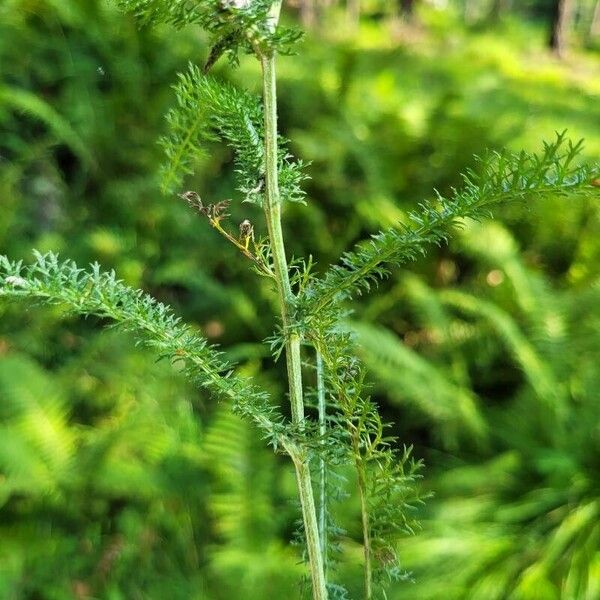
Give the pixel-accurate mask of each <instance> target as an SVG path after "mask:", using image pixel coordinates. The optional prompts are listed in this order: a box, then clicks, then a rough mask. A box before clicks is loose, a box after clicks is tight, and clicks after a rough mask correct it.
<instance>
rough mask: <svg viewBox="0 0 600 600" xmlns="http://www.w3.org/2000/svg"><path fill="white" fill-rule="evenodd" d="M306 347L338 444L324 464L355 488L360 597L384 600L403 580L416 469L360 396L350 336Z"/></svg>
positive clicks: (361, 371)
mask: <svg viewBox="0 0 600 600" xmlns="http://www.w3.org/2000/svg"><path fill="white" fill-rule="evenodd" d="M319 335H323V337H319ZM312 343H313V344H314V345H315V347H317V348H318V349H319V352H320V353H321V355H322V357H323V363H324V365H325V373H326V382H327V389H328V390H329V396H330V398H329V403H328V404H329V407H330V409H331V414H330V418H329V421H330V427H331V430H332V433H331V437H332V438H333V439H336V438H337V439H338V443H337V445H336V446H334V449H333V450H330V452H329V453H328V456H327V458H329V460H332V462H333V464H334V465H335V464H338V463H340V462H341V463H345V464H349V465H351V466H352V467H353V469H354V471H355V473H356V478H357V482H358V488H359V492H360V499H361V520H362V535H363V540H362V542H363V546H364V554H365V562H364V569H365V581H366V582H369V583H367V584H366V585H367V588H366V589H365V597H368V598H374V597H385V588H386V586H387V585H388V584H389V583H390V582H391V581H395V580H398V579H399V578H401V577H403V576H404V575H405V573H404V572H403V570H402V569H401V567H400V561H399V558H398V556H397V552H396V545H397V541H398V538H399V537H400V536H402V535H405V534H407V533H409V534H410V533H412V532H413V531H414V529H415V528H416V527H417V522H416V520H415V514H414V506H415V504H417V503H419V502H420V501H421V499H420V496H419V491H418V488H417V485H416V484H417V481H418V479H419V478H420V473H419V471H420V470H421V468H422V463H421V462H420V461H415V460H414V459H413V458H412V457H411V449H409V448H404V450H403V452H399V450H398V448H397V439H396V438H395V437H393V436H390V435H387V432H386V429H387V426H386V425H385V424H384V423H383V420H382V418H381V415H380V414H379V411H378V407H377V406H376V404H375V403H374V402H372V400H371V399H370V398H369V397H368V396H365V394H364V391H365V383H364V380H365V375H366V372H365V368H364V366H363V365H362V364H361V362H360V361H359V360H358V358H356V356H355V353H354V339H353V336H352V335H351V334H349V333H347V332H344V331H339V330H335V331H333V330H329V331H326V332H323V331H321V332H320V334H317V336H315V337H314V338H313V339H312ZM330 446H331V444H330ZM377 591H378V592H379V593H377ZM375 593H377V596H375V595H374V594H375Z"/></svg>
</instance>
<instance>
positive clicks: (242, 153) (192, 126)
mask: <svg viewBox="0 0 600 600" xmlns="http://www.w3.org/2000/svg"><path fill="white" fill-rule="evenodd" d="M175 95H176V98H177V105H176V106H175V107H173V108H172V109H171V110H170V111H169V113H168V114H167V122H168V125H169V130H170V134H169V135H168V136H167V137H163V138H162V139H161V145H162V147H163V149H164V151H165V154H166V157H167V162H166V164H165V166H164V167H163V170H162V186H163V190H164V191H171V192H172V191H174V190H176V189H178V188H179V187H180V186H181V183H182V181H183V177H184V175H186V174H191V173H193V167H194V163H195V162H196V161H197V160H198V159H199V158H200V157H201V156H202V155H203V154H204V150H203V146H202V144H203V142H204V141H216V140H221V141H223V142H225V143H226V144H227V145H228V146H230V147H231V148H232V150H233V152H234V160H235V169H236V174H237V178H238V185H237V189H238V190H239V191H240V192H241V194H242V196H243V200H244V201H245V202H252V203H255V204H258V205H261V204H262V200H263V195H264V192H265V189H264V188H265V182H264V176H265V167H264V149H263V148H264V133H263V110H262V105H261V103H260V100H259V99H258V97H256V96H254V95H253V94H250V93H249V92H246V91H244V90H240V89H238V88H235V87H233V86H231V85H227V84H225V83H223V82H220V81H217V80H215V79H213V78H212V77H209V76H206V75H205V74H203V73H202V71H201V69H200V68H199V67H197V66H195V65H190V66H189V69H188V71H187V72H186V73H182V74H180V75H179V82H178V83H177V85H176V86H175ZM302 167H303V163H302V161H299V160H293V159H292V157H291V155H290V154H289V153H288V151H287V150H286V148H285V140H284V139H283V138H281V137H280V139H279V173H280V191H281V196H282V198H283V199H284V200H288V201H292V202H301V201H302V200H303V198H304V192H303V190H302V189H301V187H300V184H301V182H302V180H303V179H304V178H305V176H304V174H303V173H302Z"/></svg>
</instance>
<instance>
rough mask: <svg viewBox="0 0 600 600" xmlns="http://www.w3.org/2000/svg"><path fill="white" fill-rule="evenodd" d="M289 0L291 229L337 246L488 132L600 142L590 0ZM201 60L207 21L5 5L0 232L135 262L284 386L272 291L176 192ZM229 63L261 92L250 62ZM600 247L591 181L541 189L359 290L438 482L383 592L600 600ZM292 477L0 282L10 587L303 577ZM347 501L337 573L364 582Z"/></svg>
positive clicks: (219, 173)
mask: <svg viewBox="0 0 600 600" xmlns="http://www.w3.org/2000/svg"><path fill="white" fill-rule="evenodd" d="M559 4H562V5H564V4H567V5H568V6H567V8H569V9H570V12H569V15H570V19H568V22H566V23H563V25H564V27H563V36H564V37H563V39H561V43H560V47H559V48H554V50H552V49H550V48H549V47H548V40H549V38H550V33H551V31H552V22H553V15H554V14H555V12H556V8H557V5H559ZM563 8H564V6H563ZM358 9H359V10H360V18H359V16H358V13H357V10H358ZM286 18H287V19H289V20H296V19H300V20H304V21H305V22H307V23H308V24H309V33H308V35H307V38H306V40H305V41H304V43H303V44H302V45H301V46H300V48H299V54H298V56H293V57H284V58H282V59H281V60H280V61H279V72H280V91H279V96H280V102H281V106H280V113H281V117H280V120H281V126H282V129H283V131H284V133H285V135H286V136H287V137H289V138H291V140H292V142H291V146H292V148H293V150H294V152H295V153H296V154H297V155H299V156H301V157H302V158H303V159H305V160H308V161H311V166H310V167H309V174H310V175H311V177H312V179H311V180H310V181H309V182H308V183H307V191H308V198H309V201H308V205H307V206H306V207H302V206H299V205H293V206H289V207H287V212H286V217H285V223H286V232H287V241H288V243H289V248H290V253H293V254H295V255H300V254H307V253H312V255H313V256H314V258H315V259H316V260H317V262H318V264H319V265H320V266H321V268H324V267H325V266H326V265H327V264H329V263H331V262H334V261H336V259H337V257H338V256H339V254H340V253H341V251H342V250H343V249H345V248H347V247H348V246H349V245H350V244H352V243H354V242H356V241H358V240H359V239H362V238H364V237H365V236H367V235H368V234H369V233H372V232H374V231H376V230H377V229H378V228H381V227H386V226H389V225H392V224H394V223H396V222H398V220H403V219H404V218H405V216H406V213H407V211H408V210H411V209H413V208H415V207H416V205H417V203H418V202H420V201H422V200H424V199H427V198H430V197H431V196H432V190H433V189H434V188H436V189H438V190H440V191H441V192H442V193H444V192H446V191H448V190H449V189H450V188H451V186H453V185H460V176H459V173H460V172H461V171H464V170H465V169H466V168H468V167H469V166H472V165H473V164H474V163H473V158H472V157H473V154H481V153H482V152H483V151H484V149H485V148H500V147H504V146H507V147H510V148H513V149H519V148H522V147H523V148H526V149H529V150H536V149H538V148H539V147H540V145H541V141H542V140H543V139H548V140H550V139H552V138H553V137H554V131H555V130H563V129H568V131H569V135H570V136H571V137H573V138H580V137H585V139H586V155H587V157H588V158H590V159H597V157H598V155H599V154H600V8H599V6H598V2H595V1H593V0H590V1H587V0H579V1H575V0H561V2H554V0H528V1H526V2H516V1H515V2H509V1H502V0H500V1H497V0H489V1H486V0H481V1H476V2H475V1H473V0H448V1H446V2H444V1H441V0H438V1H436V2H434V1H432V0H431V1H426V0H415V1H414V2H406V1H401V2H397V3H396V2H379V1H377V0H363V2H362V3H356V2H349V3H348V5H346V4H345V3H339V2H335V1H333V0H331V1H329V2H325V1H323V2H316V3H315V2H310V1H302V2H296V6H291V7H288V8H287V12H286ZM555 46H556V44H555ZM559 54H560V57H559V56H558V55H559ZM206 55H207V45H206V40H205V39H204V38H203V37H202V35H201V34H200V33H198V32H197V31H194V30H192V29H186V30H184V31H183V32H181V33H179V34H177V35H174V34H173V32H172V31H171V30H168V29H164V30H163V29H159V30H155V31H148V30H145V29H139V28H138V27H137V25H136V24H135V22H134V21H133V20H132V19H131V18H129V17H126V16H123V15H122V14H119V13H118V11H117V10H116V9H115V8H114V6H112V5H111V4H110V3H107V2H103V1H101V0H1V1H0V73H1V81H0V124H1V132H2V134H1V136H0V209H1V210H0V253H6V254H8V255H10V257H11V258H23V259H24V260H29V259H30V257H31V248H33V247H35V248H38V249H39V250H41V251H46V250H53V251H58V252H60V253H61V254H62V255H63V256H65V257H66V256H69V257H72V258H74V259H76V260H77V261H78V262H79V263H81V264H87V263H89V262H91V261H93V260H98V261H99V262H101V264H102V265H103V266H104V267H106V268H114V269H115V270H116V271H117V273H118V275H119V276H120V277H122V278H123V279H124V280H125V281H126V282H127V283H129V284H131V285H133V286H136V287H142V288H144V289H145V290H148V291H149V292H150V293H152V294H153V295H155V296H156V297H158V298H159V299H161V300H163V301H166V302H168V303H171V304H172V305H174V306H175V308H176V310H177V311H178V312H180V313H181V314H182V315H183V316H184V317H185V318H186V319H187V320H188V321H190V322H192V323H194V324H195V325H196V326H197V327H198V328H199V329H201V330H202V332H203V333H204V335H206V336H207V337H208V338H209V339H210V340H211V341H212V342H215V343H218V344H220V345H222V346H223V348H224V349H225V351H226V352H227V354H228V355H229V356H230V357H231V358H232V359H233V360H236V361H238V362H239V364H240V370H241V372H242V373H245V374H248V375H251V376H254V377H256V378H258V380H259V382H260V383H261V384H263V385H264V386H265V387H267V388H268V389H269V390H270V391H271V392H272V393H273V395H274V396H275V397H277V396H279V397H281V395H282V394H283V387H282V380H283V379H282V376H283V371H282V368H281V365H273V364H272V361H271V359H270V356H269V350H268V347H267V345H265V344H264V343H263V342H262V340H264V339H265V337H267V336H268V335H269V334H270V332H271V329H272V327H273V325H274V320H273V317H272V315H273V312H274V308H275V305H274V300H273V297H272V294H271V293H270V292H269V290H267V289H265V288H264V286H263V285H262V284H261V282H260V281H257V279H256V277H255V276H254V275H253V274H252V273H251V272H250V270H249V269H248V266H247V265H246V264H244V263H243V262H242V261H240V259H239V257H238V255H236V253H235V250H234V249H232V248H230V247H228V246H226V245H225V242H224V241H223V240H222V239H221V238H219V237H218V236H217V234H215V233H214V232H213V231H211V230H210V229H209V227H208V225H207V224H206V223H205V222H203V221H201V220H199V219H197V218H196V216H195V215H194V214H193V213H192V212H191V211H190V210H189V209H188V208H187V207H186V206H184V204H183V203H182V202H181V201H179V200H177V199H176V198H173V197H163V196H161V194H160V193H159V191H158V185H157V171H158V168H159V165H160V162H161V151H160V148H159V146H158V145H157V143H156V140H157V138H158V137H159V136H160V135H161V134H162V133H164V131H165V122H164V119H163V115H164V113H165V112H166V110H167V109H168V107H169V105H170V103H171V102H172V101H173V92H172V89H171V85H172V84H173V83H174V81H175V77H176V72H177V71H178V70H183V69H185V66H186V64H187V62H188V61H189V60H192V61H196V62H198V63H201V62H202V61H203V60H204V59H205V58H206ZM215 70H216V73H217V75H218V76H220V77H224V78H227V79H231V80H233V81H235V82H237V83H239V84H241V85H244V86H246V87H249V88H251V89H254V90H258V89H259V86H258V80H257V73H258V71H257V65H256V64H255V61H254V60H253V59H251V58H247V59H245V60H243V61H242V64H241V67H240V69H239V70H237V71H232V70H231V69H229V68H228V67H227V65H226V64H221V63H219V64H218V65H217V67H216V69H215ZM231 163H232V157H231V154H230V152H229V151H228V150H227V149H225V148H223V147H220V146H215V147H210V148H209V152H208V156H207V158H206V159H205V160H204V161H203V163H202V164H201V165H199V166H198V170H197V174H196V175H195V176H194V177H193V178H192V179H191V180H190V181H189V183H188V187H189V189H194V190H197V191H198V192H199V193H200V194H201V195H202V196H203V197H205V198H207V199H211V200H217V199H222V198H227V197H234V198H235V195H234V194H235V192H234V191H233V189H234V187H233V179H232V164H231ZM233 213H234V218H237V219H238V220H239V221H241V220H242V219H243V218H250V219H251V220H252V221H253V222H255V223H257V224H258V223H260V222H261V220H260V214H259V213H258V211H257V209H256V207H253V206H249V205H241V204H240V203H235V202H234V205H233ZM257 229H259V230H260V226H259V225H257ZM259 233H263V232H262V231H259ZM599 258H600V205H599V204H598V202H596V201H587V202H583V201H577V202H568V201H565V200H564V199H559V198H556V199H548V200H544V201H543V202H540V203H538V204H536V205H534V206H531V207H518V208H512V209H510V210H504V211H503V212H501V213H500V214H499V215H498V219H497V220H495V221H491V222H484V223H478V224H475V223H472V224H469V225H468V226H467V227H466V228H465V229H464V230H462V231H461V232H460V233H458V234H457V235H456V236H455V237H454V239H453V240H452V242H451V243H450V245H449V247H445V248H439V249H435V250H433V251H432V252H431V253H430V255H429V257H428V258H427V259H425V260H422V261H421V262H419V263H418V264H416V265H409V267H408V268H407V269H406V270H400V271H396V272H395V273H394V275H393V277H391V278H390V279H389V280H387V281H386V282H385V283H384V284H383V285H382V286H381V287H380V289H379V291H378V292H377V293H376V294H374V295H373V296H372V297H370V298H362V299H361V301H360V304H359V305H358V306H357V307H356V310H355V312H354V314H353V315H352V323H353V326H354V327H355V329H356V331H357V333H358V336H359V340H360V348H361V355H362V357H363V359H364V360H365V361H366V362H367V364H368V365H369V367H370V369H371V375H372V382H373V393H374V396H375V397H376V398H377V400H378V402H379V403H380V405H381V408H382V411H383V412H384V413H385V416H386V418H387V419H388V420H390V421H393V422H394V427H393V429H394V433H396V434H397V435H398V436H399V437H400V440H401V441H402V442H404V443H407V444H414V446H415V455H416V456H417V457H423V458H424V459H425V462H426V472H425V479H424V481H423V487H424V489H425V491H427V490H433V491H434V494H435V495H434V497H433V499H432V500H430V501H428V503H427V504H426V505H425V506H424V507H422V508H420V509H419V513H420V514H419V516H420V518H421V520H422V529H421V531H418V532H417V533H416V535H415V536H414V537H412V538H406V539H405V540H404V541H403V542H402V544H401V546H400V548H399V554H400V558H401V562H402V566H403V567H404V568H405V569H407V570H408V571H410V572H411V573H412V579H413V580H412V581H409V582H403V583H399V584H396V585H395V586H394V587H393V588H392V589H391V590H390V593H389V598H390V600H392V599H394V600H421V599H423V600H424V599H431V600H434V599H440V600H452V599H463V598H470V599H474V600H494V599H498V600H500V599H504V598H507V599H508V598H511V599H513V598H514V599H524V600H546V599H549V600H551V599H565V600H566V599H568V600H582V599H585V600H593V599H597V598H600V550H599V548H600V418H599V417H600V369H599V366H598V365H599V364H600V263H599ZM293 498H294V478H293V473H292V471H291V470H290V465H289V464H288V462H287V461H286V460H285V459H282V458H278V457H275V456H274V455H273V454H272V452H271V451H270V450H269V449H266V448H264V447H263V444H262V443H261V440H260V439H258V436H257V435H256V432H255V431H253V430H252V428H251V427H249V426H248V425H247V424H246V423H243V422H241V421H239V419H238V418H236V417H234V416H232V415H231V413H230V411H229V407H228V406H227V405H226V404H224V403H221V404H217V403H215V402H213V401H212V400H211V399H210V398H207V397H206V396H205V395H204V394H203V393H202V392H200V391H198V390H195V389H193V388H192V387H191V386H190V385H189V384H187V383H186V382H185V381H184V380H183V378H182V377H180V376H179V375H178V374H177V373H176V372H174V371H173V370H172V369H171V368H170V367H169V366H168V365H166V364H163V363H157V362H156V361H155V357H153V356H152V354H151V353H150V352H148V351H146V350H144V349H140V348H136V347H135V346H134V345H133V343H132V340H131V339H130V338H128V337H127V336H126V335H124V334H122V333H118V332H115V331H110V330H108V331H106V330H103V328H102V323H100V322H99V321H98V320H96V319H92V318H90V319H87V320H81V319H74V318H72V317H65V315H64V314H62V311H61V310H60V309H59V308H52V309H49V308H44V307H40V306H32V305H28V306H19V305H16V304H14V303H12V304H8V303H0V598H1V599H7V600H21V599H23V600H26V599H27V600H34V599H35V600H38V599H39V600H66V599H92V598H97V599H107V600H122V599H123V600H124V599H127V600H129V599H132V600H138V599H139V600H141V599H150V600H162V599H166V600H179V599H181V600H183V599H186V600H188V599H194V600H195V599H210V600H220V599H231V598H236V599H237V598H244V599H246V598H247V599H249V600H253V599H256V600H260V599H267V598H281V597H285V598H289V599H292V598H300V597H301V595H302V593H303V589H302V586H301V585H299V583H298V582H299V580H300V578H301V574H302V572H303V567H302V565H301V564H300V563H299V555H298V553H297V549H296V548H294V547H290V545H289V540H290V538H291V536H292V534H293V531H294V527H295V521H296V519H297V517H298V511H297V507H296V505H295V504H294V502H293ZM356 510H357V507H353V506H352V505H350V506H349V507H348V508H347V509H346V510H345V512H344V513H343V514H342V515H341V516H340V520H341V524H342V525H343V526H345V527H346V528H347V532H346V534H345V536H344V537H343V540H342V553H341V556H340V564H339V566H338V579H340V580H343V581H344V582H345V583H346V584H347V585H348V588H349V592H350V596H351V597H353V598H360V597H361V596H360V594H361V592H360V590H361V581H360V570H359V562H360V558H361V549H360V546H359V540H360V537H359V531H358V529H357V527H356V525H355V519H356V516H357V513H356Z"/></svg>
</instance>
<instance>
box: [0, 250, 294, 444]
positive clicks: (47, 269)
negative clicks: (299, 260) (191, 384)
mask: <svg viewBox="0 0 600 600" xmlns="http://www.w3.org/2000/svg"><path fill="white" fill-rule="evenodd" d="M0 297H5V298H22V299H29V298H30V299H38V300H43V301H44V302H46V303H51V304H60V305H63V306H65V307H66V308H67V309H68V310H70V311H71V312H73V313H76V314H82V315H97V316H99V317H102V318H107V319H110V320H111V321H113V322H114V323H116V324H117V325H119V326H120V327H122V328H123V329H125V330H128V331H132V332H134V333H135V334H136V335H137V336H138V337H139V340H140V342H142V343H144V344H145V345H147V346H149V347H151V348H153V349H154V350H155V351H157V352H158V354H159V355H160V357H161V358H167V359H168V360H170V361H172V362H177V363H181V364H182V365H183V367H184V370H185V373H186V375H187V376H188V377H190V378H191V379H192V380H194V381H196V382H198V383H199V384H200V385H202V386H203V387H205V388H207V389H208V390H210V391H211V392H213V393H215V394H216V395H217V396H222V397H225V398H228V399H233V407H234V409H235V410H236V411H237V412H238V413H239V414H241V415H243V416H245V417H248V418H249V419H251V420H252V421H253V422H254V423H255V424H256V425H258V427H259V428H260V429H261V430H262V431H263V433H264V435H265V437H266V438H267V439H268V440H269V442H270V443H272V444H273V445H275V446H278V445H279V446H281V445H283V446H284V447H287V448H288V449H289V448H290V445H289V440H288V439H287V437H286V435H285V434H284V427H283V423H282V418H281V417H280V416H279V415H278V414H277V412H276V410H275V408H274V407H273V406H272V405H271V404H270V403H269V399H268V396H267V394H266V393H265V392H263V391H262V390H260V389H259V388H257V387H256V386H254V385H253V384H251V383H250V382H249V381H248V380H246V379H243V378H240V377H237V376H236V375H235V374H234V373H233V370H232V365H231V364H229V363H228V362H227V361H226V360H225V359H224V357H223V355H222V353H221V352H219V351H217V350H216V349H215V348H213V347H211V346H210V345H209V344H208V342H207V341H206V340H205V339H204V338H202V337H200V336H199V335H198V334H197V333H195V332H194V331H193V330H192V329H191V328H190V327H189V326H186V325H183V324H182V323H181V320H180V319H179V318H178V317H176V316H175V315H174V313H173V311H172V310H171V309H170V308H169V307H168V306H166V305H164V304H162V303H161V302H158V301H157V300H155V299H154V298H152V297H151V296H149V295H147V294H145V293H144V292H142V291H140V290H133V289H131V288H129V287H128V286H126V285H125V284H124V283H123V282H121V281H119V280H118V279H117V278H116V276H115V273H114V272H112V271H111V272H103V271H101V270H100V266H99V265H98V264H93V265H92V266H91V269H90V270H89V271H85V270H83V269H80V268H78V267H77V265H76V264H75V263H74V262H73V261H70V260H66V261H64V262H61V261H59V259H58V256H57V255H56V254H52V253H48V254H40V253H35V262H34V263H32V264H31V265H28V266H24V265H23V264H22V262H21V261H17V262H13V261H10V260H9V259H7V258H6V257H5V256H0Z"/></svg>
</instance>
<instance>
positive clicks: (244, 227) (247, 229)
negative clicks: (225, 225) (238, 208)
mask: <svg viewBox="0 0 600 600" xmlns="http://www.w3.org/2000/svg"><path fill="white" fill-rule="evenodd" d="M253 233H254V227H253V226H252V223H250V221H248V219H245V220H244V221H242V222H241V223H240V237H241V238H248V237H251V236H252V235H253Z"/></svg>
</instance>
